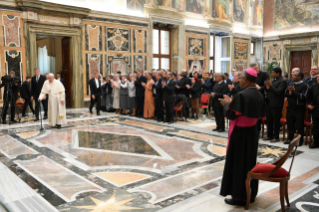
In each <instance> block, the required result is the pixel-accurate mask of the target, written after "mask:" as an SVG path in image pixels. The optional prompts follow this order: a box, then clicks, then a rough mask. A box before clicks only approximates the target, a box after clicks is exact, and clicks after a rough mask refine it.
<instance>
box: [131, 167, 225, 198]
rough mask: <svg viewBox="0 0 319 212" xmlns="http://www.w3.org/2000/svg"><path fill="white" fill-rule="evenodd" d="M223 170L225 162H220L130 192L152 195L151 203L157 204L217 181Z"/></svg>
mask: <svg viewBox="0 0 319 212" xmlns="http://www.w3.org/2000/svg"><path fill="white" fill-rule="evenodd" d="M223 170H224V162H218V163H214V164H211V165H208V166H204V167H201V168H198V169H194V170H191V171H188V172H184V173H181V174H178V175H175V176H172V177H168V178H166V179H162V180H159V181H155V182H153V183H149V184H146V185H143V186H140V187H137V188H134V189H131V190H129V191H130V192H147V193H151V195H152V199H151V200H150V202H151V203H154V204H155V203H158V202H161V201H163V200H165V199H168V198H170V197H172V196H174V195H178V194H180V193H183V192H185V191H187V190H189V189H191V188H194V187H198V186H201V185H203V184H207V183H208V182H212V181H215V180H217V179H218V178H220V177H221V176H222V174H223Z"/></svg>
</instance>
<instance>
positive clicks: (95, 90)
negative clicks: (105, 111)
mask: <svg viewBox="0 0 319 212" xmlns="http://www.w3.org/2000/svg"><path fill="white" fill-rule="evenodd" d="M96 81H98V84H99V85H97V83H96ZM90 90H91V104H90V112H92V108H93V107H94V105H95V103H96V113H97V114H100V107H101V95H102V86H101V80H99V79H97V80H96V79H95V78H93V79H91V80H90ZM93 95H94V96H95V98H94V99H93V98H92V96H93Z"/></svg>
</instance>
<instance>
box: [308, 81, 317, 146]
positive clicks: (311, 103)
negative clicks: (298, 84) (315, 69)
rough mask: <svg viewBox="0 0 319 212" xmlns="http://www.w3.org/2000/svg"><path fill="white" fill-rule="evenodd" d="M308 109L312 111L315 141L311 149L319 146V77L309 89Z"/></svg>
mask: <svg viewBox="0 0 319 212" xmlns="http://www.w3.org/2000/svg"><path fill="white" fill-rule="evenodd" d="M307 103H308V109H309V110H310V111H311V112H312V123H313V128H312V136H313V143H312V144H311V145H310V146H309V148H310V149H314V148H319V77H317V82H316V84H314V85H313V86H312V87H311V89H310V90H309V94H308V98H307Z"/></svg>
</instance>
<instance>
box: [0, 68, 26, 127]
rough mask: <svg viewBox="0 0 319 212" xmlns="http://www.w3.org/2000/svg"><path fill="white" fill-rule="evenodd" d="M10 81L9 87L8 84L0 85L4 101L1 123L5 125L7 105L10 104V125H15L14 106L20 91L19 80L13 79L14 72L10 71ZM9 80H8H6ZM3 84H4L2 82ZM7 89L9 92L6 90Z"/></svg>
mask: <svg viewBox="0 0 319 212" xmlns="http://www.w3.org/2000/svg"><path fill="white" fill-rule="evenodd" d="M9 74H10V81H11V80H13V82H14V83H13V84H12V85H11V87H10V85H9V84H0V88H2V87H3V86H5V87H4V92H3V94H4V97H3V101H4V106H3V109H2V123H3V124H6V123H7V122H6V117H7V111H8V108H9V103H10V104H11V123H16V121H15V120H14V117H15V106H16V101H17V99H18V92H19V91H20V88H21V80H20V79H19V78H17V77H15V72H14V71H10V73H9ZM8 80H9V79H8ZM2 83H4V82H2ZM8 89H9V90H8Z"/></svg>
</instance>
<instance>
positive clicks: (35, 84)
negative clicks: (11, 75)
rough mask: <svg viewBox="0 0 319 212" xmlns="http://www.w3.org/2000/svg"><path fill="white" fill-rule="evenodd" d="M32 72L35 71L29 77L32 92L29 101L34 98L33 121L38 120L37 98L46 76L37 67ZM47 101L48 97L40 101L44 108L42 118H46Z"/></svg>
mask: <svg viewBox="0 0 319 212" xmlns="http://www.w3.org/2000/svg"><path fill="white" fill-rule="evenodd" d="M34 73H35V76H33V77H32V79H31V93H32V97H31V101H32V100H35V120H34V121H39V112H40V102H39V101H37V100H38V99H39V96H40V93H41V90H42V87H43V84H44V82H45V81H46V80H47V78H46V77H45V76H43V75H40V69H39V68H35V69H34ZM47 101H48V98H46V99H45V100H42V101H41V103H42V105H43V109H44V118H43V119H47V118H48V104H47Z"/></svg>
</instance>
